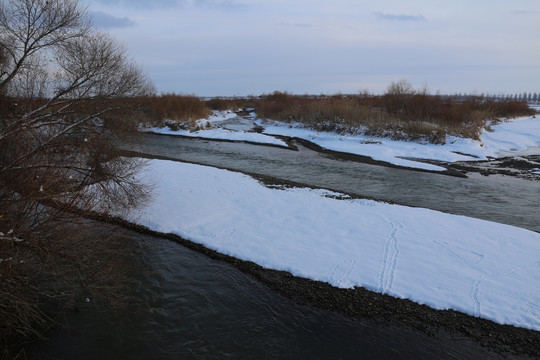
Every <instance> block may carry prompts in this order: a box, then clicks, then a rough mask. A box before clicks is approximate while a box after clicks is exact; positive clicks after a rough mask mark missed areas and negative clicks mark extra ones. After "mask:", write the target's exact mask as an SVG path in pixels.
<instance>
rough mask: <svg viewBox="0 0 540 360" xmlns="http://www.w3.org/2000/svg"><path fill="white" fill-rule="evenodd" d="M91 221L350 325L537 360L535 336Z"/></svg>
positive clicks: (539, 339) (188, 243)
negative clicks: (191, 254) (177, 248)
mask: <svg viewBox="0 0 540 360" xmlns="http://www.w3.org/2000/svg"><path fill="white" fill-rule="evenodd" d="M95 218H96V219H98V220H100V221H106V222H109V223H112V224H116V225H121V226H123V227H126V228H128V229H131V230H134V231H137V232H139V233H142V234H149V235H152V236H157V237H160V238H164V239H168V240H171V241H174V242H176V243H178V244H180V245H182V246H184V247H186V248H188V249H191V250H194V251H196V252H198V253H201V254H204V255H205V256H207V257H209V258H211V259H215V260H218V261H223V262H226V263H228V264H231V265H233V266H234V267H235V268H237V269H238V270H240V271H242V272H243V273H245V274H248V275H250V276H253V278H255V279H256V280H257V281H259V282H261V283H262V284H264V285H266V286H268V287H269V288H270V289H272V290H273V291H275V292H277V293H279V294H282V295H284V296H286V297H287V298H290V299H292V300H294V301H295V302H297V303H299V304H305V305H309V306H315V307H317V308H322V309H325V310H329V311H335V312H338V313H341V314H344V315H346V316H348V317H350V318H351V319H357V320H360V321H366V320H367V321H375V322H377V323H379V324H381V325H382V326H389V327H394V328H397V329H405V330H406V331H411V330H412V331H421V332H423V333H425V334H427V335H429V336H434V337H443V338H448V339H451V340H452V341H473V342H475V343H477V344H480V345H482V346H484V347H486V348H487V349H490V350H489V351H493V352H494V353H496V354H499V355H500V356H501V358H508V357H511V358H516V359H522V358H523V359H528V358H536V357H539V356H540V350H539V348H538V346H537V344H538V343H539V342H540V332H538V331H533V330H527V329H523V328H519V327H515V326H511V325H499V324H496V323H494V322H492V321H489V320H485V319H480V318H476V317H473V316H470V315H466V314H464V313H460V312H457V311H453V310H435V309H432V308H430V307H428V306H425V305H419V304H417V303H415V302H412V301H409V300H406V299H397V298H394V297H391V296H388V295H384V294H379V293H377V292H373V291H369V290H366V289H364V288H361V287H356V288H354V289H340V288H336V287H333V286H331V285H329V284H327V283H324V282H318V281H313V280H310V279H306V278H301V277H297V276H293V275H291V274H290V273H288V272H286V271H278V270H272V269H267V268H264V267H262V266H259V265H257V264H255V263H253V262H250V261H244V260H240V259H237V258H235V257H232V256H228V255H224V254H222V253H219V252H217V251H214V250H211V249H209V248H207V247H205V246H204V245H201V244H197V243H195V242H192V241H190V240H186V239H184V238H182V237H180V236H178V235H175V234H171V233H160V232H156V231H153V230H151V229H149V228H147V227H145V226H141V225H136V224H134V223H131V222H127V221H125V220H123V219H121V218H115V217H110V216H96V217H95ZM409 329H410V330H409ZM466 339H467V340H466ZM494 357H495V356H494Z"/></svg>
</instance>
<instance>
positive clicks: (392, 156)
mask: <svg viewBox="0 0 540 360" xmlns="http://www.w3.org/2000/svg"><path fill="white" fill-rule="evenodd" d="M235 119H240V118H238V117H237V116H236V114H235V113H234V112H232V111H214V114H213V115H212V116H210V117H209V118H208V119H200V120H197V121H196V123H197V125H198V126H199V127H200V128H201V130H198V131H193V132H190V131H189V130H176V131H174V130H171V129H170V128H168V127H163V128H145V129H142V131H148V132H153V133H157V134H168V135H182V136H190V137H200V138H207V139H222V140H233V141H248V142H256V143H261V144H273V145H280V146H287V145H286V143H285V142H284V141H282V140H280V139H276V138H275V137H273V136H271V135H281V136H288V137H297V138H301V139H305V140H308V141H311V142H313V143H315V144H317V145H319V146H321V147H322V148H325V149H328V150H333V151H339V152H345V153H351V154H356V155H362V156H368V157H371V158H372V159H374V160H377V161H384V162H387V163H390V164H394V165H399V166H405V167H410V168H416V169H424V170H431V171H444V170H446V168H444V167H442V166H438V165H435V164H429V163H426V162H422V161H416V160H415V159H424V160H434V161H440V162H455V161H474V160H488V159H490V158H497V157H503V156H515V155H540V117H539V118H535V117H530V116H527V117H521V118H516V119H511V120H509V121H507V122H502V123H499V124H497V125H493V126H491V128H489V129H484V130H483V131H482V134H481V135H480V141H475V140H473V139H464V138H459V137H451V136H449V137H447V139H446V144H444V145H440V144H430V143H419V142H413V141H398V140H392V139H390V138H378V137H371V136H365V135H354V136H353V135H340V134H337V133H329V132H318V131H315V130H312V129H307V128H304V127H302V125H300V124H296V125H291V124H287V123H280V122H274V121H266V122H263V121H261V120H257V121H255V119H256V114H254V113H251V114H250V116H248V117H243V119H244V120H247V121H248V122H249V121H253V122H255V123H256V124H257V125H259V126H262V127H263V128H264V131H263V134H258V133H255V132H251V131H246V130H248V129H245V126H244V129H242V127H240V128H241V130H239V131H238V129H236V128H234V126H232V127H230V123H231V122H234V120H235ZM227 126H229V128H226V127H227Z"/></svg>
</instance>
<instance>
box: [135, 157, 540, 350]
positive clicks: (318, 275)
mask: <svg viewBox="0 0 540 360" xmlns="http://www.w3.org/2000/svg"><path fill="white" fill-rule="evenodd" d="M151 163H152V164H154V165H155V164H156V163H159V162H158V161H157V160H156V161H152V162H151ZM161 165H165V166H164V167H163V168H162V169H163V170H164V172H161V170H160V166H158V167H157V168H156V167H155V166H154V167H152V169H151V171H150V172H149V174H153V175H152V176H153V177H154V180H156V178H157V180H158V181H157V184H158V188H159V189H161V190H162V191H163V189H167V190H165V193H166V194H165V195H164V194H163V193H162V194H161V195H160V194H158V195H157V196H158V198H157V199H156V200H155V201H154V202H153V203H152V204H149V205H148V206H147V207H146V210H144V209H143V210H142V211H141V212H139V213H138V214H131V215H130V216H134V217H133V219H135V221H136V222H137V223H139V224H140V225H144V226H147V227H149V228H151V229H152V230H154V231H157V232H160V233H176V235H178V236H181V237H182V238H188V239H190V240H192V241H195V242H198V243H200V244H202V245H203V248H209V249H212V250H214V251H217V252H218V253H221V254H224V256H230V257H232V259H230V260H229V261H230V262H232V263H234V262H235V261H236V260H234V259H241V260H238V261H246V262H247V263H251V262H254V263H256V264H257V266H260V267H262V268H274V269H276V271H277V273H281V272H282V271H286V273H290V274H294V275H295V277H293V278H292V280H286V279H287V276H290V275H286V273H285V274H284V275H283V276H284V277H281V279H282V280H280V281H282V282H283V281H285V280H286V281H285V283H282V284H278V285H276V286H277V287H283V288H286V286H285V285H286V284H287V282H291V284H292V285H291V289H292V290H291V292H292V293H293V294H294V292H295V291H296V290H294V289H295V288H296V289H297V290H298V288H299V289H300V292H303V291H302V290H301V289H302V286H304V285H302V284H300V283H297V282H296V281H297V280H296V278H297V277H299V278H311V279H313V280H315V281H314V284H319V285H313V286H314V289H315V290H313V294H312V295H310V296H308V298H307V300H306V301H308V300H309V299H310V298H312V297H313V298H314V299H315V300H313V301H315V302H319V303H321V304H322V305H321V306H330V305H328V303H329V302H331V301H330V300H331V299H333V298H334V296H333V295H331V294H332V293H335V292H339V291H341V289H337V288H336V290H335V291H334V290H331V291H330V292H326V294H327V296H326V297H325V298H317V295H316V294H318V293H324V292H322V289H321V288H320V282H321V281H322V282H327V283H329V284H332V285H333V286H330V285H328V286H330V288H335V287H338V288H339V287H341V288H349V289H348V290H351V289H354V291H358V290H357V288H363V289H364V290H365V289H371V290H375V293H379V295H377V296H383V297H384V296H387V295H383V294H390V295H393V297H392V299H396V297H397V298H412V299H413V300H415V301H418V299H415V297H414V296H412V297H411V296H410V295H411V293H409V295H407V292H408V291H409V290H411V289H412V291H413V293H414V292H417V295H418V291H419V294H422V296H427V298H425V299H424V301H420V302H423V303H428V304H430V305H431V306H432V307H436V308H440V309H444V308H447V307H448V306H449V305H444V304H448V301H450V302H454V301H457V303H455V304H459V303H461V305H454V306H450V307H454V308H455V309H458V310H460V311H465V312H467V310H466V308H469V311H471V313H473V314H474V315H476V316H481V317H485V316H487V317H488V318H490V317H491V316H495V317H497V316H499V315H502V316H503V317H505V318H506V319H507V320H503V322H507V321H508V318H507V317H508V316H510V318H512V317H516V316H517V318H520V316H521V315H520V314H523V315H524V316H525V317H524V318H522V319H526V318H528V317H529V316H531V315H532V314H534V304H535V303H537V302H536V300H534V299H533V298H534V294H533V293H530V291H529V290H527V286H526V285H525V284H526V283H535V282H538V279H537V278H536V277H537V276H538V271H537V264H536V263H535V262H534V261H533V260H534V259H532V260H531V259H529V260H531V261H532V262H531V261H529V260H526V259H525V258H524V256H525V257H527V255H526V254H525V253H524V252H526V253H527V252H528V253H529V254H531V253H532V254H534V253H538V250H531V249H530V248H529V246H531V245H530V244H529V245H527V246H525V245H524V244H523V243H520V241H523V238H524V237H525V238H526V237H528V236H532V237H534V238H537V237H538V236H539V235H538V234H536V235H532V234H534V233H529V232H527V234H530V235H527V234H526V233H525V232H523V231H525V230H522V229H518V228H512V227H506V226H503V225H500V224H495V223H487V222H482V221H479V220H473V219H471V220H470V221H472V222H471V223H470V224H468V222H469V220H467V219H468V218H463V217H457V216H452V215H447V214H441V215H443V217H442V218H440V219H441V221H438V220H437V219H438V218H439V217H440V216H439V215H436V214H435V213H436V212H431V211H427V210H425V209H416V210H414V211H419V212H418V214H416V213H411V214H410V216H411V220H410V221H409V220H407V219H408V216H409V215H406V213H410V211H411V209H406V213H402V212H401V210H402V209H401V208H400V209H397V208H395V207H392V206H391V205H382V204H378V203H375V202H369V201H367V202H366V201H362V200H358V201H353V200H336V199H335V197H339V194H335V193H329V192H322V191H315V192H313V191H306V190H302V189H282V190H276V189H268V188H265V187H264V186H262V185H260V184H258V183H257V182H256V181H254V180H253V179H251V180H250V178H248V177H246V176H244V175H240V174H234V173H230V172H225V171H222V170H217V169H212V168H205V167H200V166H195V165H189V166H187V165H186V166H180V165H178V167H177V166H176V165H175V166H172V165H171V164H170V163H168V162H166V164H165V163H161ZM175 168H176V169H177V170H175ZM191 171H196V172H197V173H196V174H192V173H191ZM199 171H202V173H201V172H199ZM190 184H196V186H191V185H190ZM233 184H234V186H233ZM159 189H158V192H159V191H160V190H159ZM257 189H259V190H257ZM264 189H266V190H264ZM254 191H255V192H254ZM259 191H262V193H260V192H259ZM264 194H266V195H264ZM325 195H326V196H329V197H331V198H328V197H325ZM268 196H270V198H269V197H268ZM245 198H249V199H250V200H249V201H246V200H245ZM280 198H283V200H280ZM342 198H343V197H342ZM345 198H346V197H345ZM205 199H206V200H205ZM226 199H230V201H232V202H227V201H226ZM306 199H311V200H309V201H310V202H311V206H308V205H307V204H306V203H305V201H306ZM280 201H283V204H282V205H279V206H275V205H277V204H278V203H279V202H280ZM312 201H316V203H313V202H312ZM183 203H186V204H189V206H183V205H182V204H183ZM322 203H324V207H322V206H319V205H316V204H322ZM260 204H265V206H264V207H263V208H260V206H259V205H260ZM291 204H294V205H291ZM297 206H299V207H300V208H301V209H302V210H300V208H299V209H296V207H297ZM343 206H345V208H343V211H345V210H346V211H345V213H347V214H350V213H351V212H353V213H354V214H357V215H354V216H351V220H352V222H349V220H347V219H346V217H344V216H341V217H340V214H342V211H341V210H340V208H342V207H343ZM358 206H360V208H363V207H366V206H367V207H366V208H365V209H366V211H367V212H364V213H362V215H361V214H360V213H357V211H358ZM323 208H324V209H325V210H326V211H322V213H321V211H320V210H321V209H323ZM354 209H356V210H354ZM238 211H240V212H238ZM311 211H315V212H316V213H317V215H310V213H311ZM328 211H330V213H328ZM380 211H383V213H381V215H382V214H384V215H382V216H381V215H377V214H378V213H379V212H380ZM396 211H397V212H396ZM414 211H413V212H414ZM165 213H166V214H167V215H165ZM263 213H264V214H263ZM247 214H249V215H247ZM330 214H337V217H332V216H333V215H330ZM370 214H374V216H375V218H374V217H370V216H371V215H370ZM420 214H422V215H420ZM419 215H420V218H423V219H424V220H423V221H422V224H418V216H419ZM433 216H435V217H433ZM255 219H256V220H255ZM269 219H270V220H271V222H270V223H269V225H270V228H268V227H267V225H266V224H267V223H268V220H269ZM291 219H292V223H291ZM310 219H311V220H310ZM377 219H379V220H377ZM385 219H386V220H385ZM413 219H414V220H413ZM428 219H429V220H428ZM313 221H315V222H316V223H318V224H319V225H320V226H315V227H314V224H315V223H314V222H313ZM456 221H457V222H456ZM274 222H277V223H279V225H278V226H277V227H276V226H273V225H272V224H273V223H274ZM426 222H427V223H429V224H430V225H426V224H425V223H426ZM463 222H464V223H463ZM460 223H463V225H459V224H460ZM293 224H294V226H292V225H293ZM354 224H356V225H354ZM465 224H468V225H465ZM484 224H485V226H484ZM335 226H337V228H335ZM463 226H465V227H463ZM250 228H253V231H249V229H250ZM274 228H277V229H279V231H278V233H276V231H275V229H274ZM246 229H248V230H247V232H246ZM272 229H274V230H272ZM435 229H436V230H435ZM282 230H283V231H285V233H282V232H283V231H282ZM291 231H293V232H294V233H293V232H291ZM509 231H510V232H509ZM522 232H523V233H522ZM448 233H450V235H448ZM260 234H262V235H260ZM501 234H504V235H501ZM463 235H465V236H463ZM261 236H262V237H261ZM348 239H350V240H348ZM493 239H495V242H493ZM502 239H504V241H502ZM366 240H369V242H366ZM321 241H322V242H321ZM351 241H352V242H351ZM456 241H457V242H456ZM501 241H502V242H501ZM291 244H292V245H291ZM430 244H431V245H430ZM329 245H330V247H329ZM291 246H292V247H291ZM508 246H511V247H512V250H510V249H508ZM532 246H534V245H532ZM357 247H358V248H357ZM502 248H506V250H502ZM517 248H519V249H517ZM409 249H410V250H409ZM429 249H432V250H429ZM527 249H528V250H527ZM203 251H204V250H203ZM276 251H277V252H276ZM313 251H315V252H313ZM319 251H320V252H321V253H320V255H321V256H319V255H317V254H318V252H319ZM336 251H337V252H336ZM430 251H433V252H434V253H432V255H429V254H430ZM435 253H437V256H435V255H434V254H435ZM250 254H251V255H250ZM261 254H262V257H260V256H259V255H261ZM286 254H287V255H286ZM310 254H311V255H310ZM339 254H343V255H339ZM353 254H354V256H353ZM274 255H275V256H276V257H274ZM417 255H418V256H417ZM508 255H510V256H511V258H508ZM411 256H412V257H411ZM415 256H417V257H418V259H416V260H415ZM500 256H504V257H505V260H502V259H498V257H500ZM272 259H279V261H278V263H277V266H276V263H275V261H274V260H272ZM288 259H290V261H289V260H288ZM300 259H301V261H300V262H299V260H300ZM432 259H437V261H436V262H432V261H431V260H432ZM512 259H513V260H512ZM427 260H430V261H427ZM454 263H455V264H454ZM514 263H515V264H516V265H512V264H514ZM518 263H519V266H518V265H517V264H518ZM524 263H525V264H528V263H530V264H529V266H528V267H527V266H523V265H524ZM490 264H491V265H490ZM535 264H536V265H535ZM493 266H495V268H493ZM310 269H311V270H310ZM252 271H253V272H257V271H256V270H252ZM313 271H315V273H313ZM271 273H272V271H270V272H269V273H267V274H271ZM309 274H311V275H309ZM314 274H315V275H314ZM355 274H358V275H360V276H361V278H359V279H362V276H365V274H368V277H367V278H365V277H364V278H363V280H360V282H358V280H354V279H355V276H356V275H355ZM369 274H372V275H369ZM426 274H429V275H426ZM474 274H476V275H474ZM518 275H519V276H518ZM269 276H270V277H273V276H274V275H269ZM426 276H427V277H426ZM475 276H478V277H477V278H476V277H475ZM531 276H532V278H530V279H529V277H531ZM283 279H285V280H283ZM466 279H470V283H469V280H466ZM313 280H310V281H313ZM458 283H459V284H462V285H463V284H465V287H464V288H462V289H461V290H460V289H459V287H460V286H462V285H458ZM441 284H444V286H442V287H441ZM456 285H457V286H458V288H455V286H456ZM469 285H470V287H469ZM306 286H307V285H306ZM310 286H311V285H310ZM324 286H326V285H324ZM408 288H409V290H407V289H408ZM365 291H367V290H365ZM370 292H373V291H370ZM508 292H510V293H511V294H508ZM380 293H383V294H380ZM306 294H308V292H306ZM445 294H446V295H445ZM512 294H515V295H517V297H518V298H519V299H522V300H524V301H525V303H523V305H519V301H520V300H519V299H518V298H514V295H512ZM290 296H293V295H290ZM341 296H345V295H339V296H338V297H341ZM347 296H348V295H347ZM347 296H345V299H346V298H347ZM355 296H356V297H358V296H359V298H360V299H362V300H358V301H360V303H359V304H358V305H357V306H355V308H357V310H351V311H353V312H354V311H358V312H359V313H360V314H363V315H362V316H368V314H370V313H371V314H377V312H378V311H380V312H381V313H382V314H386V315H383V316H387V315H388V316H390V315H389V313H397V314H402V313H403V312H407V309H408V308H409V307H410V306H412V305H410V304H409V305H406V306H405V307H404V308H403V309H404V310H402V311H401V310H397V308H395V306H394V305H388V306H387V305H385V306H383V309H379V310H377V308H372V307H370V306H367V305H365V304H369V303H370V302H373V301H374V299H373V298H369V297H367V298H366V297H365V295H358V294H357V295H355ZM462 296H463V297H462ZM531 296H532V298H531ZM364 299H368V300H364ZM426 299H431V300H427V302H426ZM435 299H438V300H435ZM441 299H442V300H443V303H439V304H438V305H434V304H436V303H437V301H441ZM459 299H461V300H459ZM511 299H512V300H511ZM396 300H399V299H396ZM309 301H311V300H309ZM350 301H352V300H351V299H349V300H346V301H344V302H343V303H342V305H335V307H343V309H341V310H340V311H343V312H345V313H347V310H346V309H347V305H345V304H347V303H350ZM366 301H367V303H366ZM390 301H391V302H392V301H394V300H390ZM433 301H435V303H433ZM463 301H464V302H463ZM515 301H518V303H515ZM362 302H363V303H365V304H364V305H363V306H361V303H362ZM382 303H383V304H384V303H385V302H384V301H382ZM325 304H326V305H325ZM467 304H469V305H467ZM374 306H375V305H374ZM376 306H379V305H376ZM381 306H382V305H381ZM396 306H397V305H396ZM418 306H421V307H422V306H423V305H418ZM456 306H457V307H456ZM469 306H470V307H469ZM506 306H510V308H509V309H508V310H506ZM531 306H532V307H531ZM384 309H386V310H384ZM520 309H521V310H520ZM415 311H416V310H414V311H413V313H414V312H415ZM418 311H420V310H418ZM434 311H437V310H434ZM521 311H524V312H523V313H522V312H521ZM387 313H388V314H387ZM450 313H451V312H450ZM489 314H491V315H489ZM496 314H499V315H496ZM417 315H418V314H417ZM394 316H398V315H394ZM399 316H402V315H399ZM404 316H405V317H407V316H408V315H404ZM437 316H438V315H437ZM437 316H436V317H437ZM532 316H533V317H532V318H530V320H532V321H533V322H532V323H531V324H530V325H529V326H532V327H533V328H534V326H535V325H533V324H535V323H537V322H538V321H539V319H536V318H535V317H534V315H532ZM417 317H418V318H423V317H426V316H423V317H421V316H419V315H418V316H417ZM452 317H456V315H450V318H452ZM457 318H458V319H460V317H459V316H457ZM517 318H516V319H517ZM474 319H477V318H476V317H475V318H474ZM479 320H480V319H479ZM400 321H401V320H400ZM404 321H407V322H409V321H412V320H411V319H409V320H406V319H405V320H404ZM426 321H427V322H428V323H429V322H434V321H435V324H437V321H440V320H436V319H432V320H426ZM483 321H487V320H481V321H480V324H484V323H483ZM498 321H499V322H500V321H501V319H499V320H498ZM517 321H518V323H519V321H522V320H517ZM443 322H444V321H443ZM463 322H465V320H459V321H458V323H463ZM488 323H491V322H489V321H488ZM418 326H419V325H418ZM435 326H437V325H435ZM441 326H442V327H450V328H451V327H452V326H450V325H448V324H447V325H444V326H443V325H441ZM494 326H495V327H497V326H502V325H496V324H494ZM522 326H523V324H522ZM507 327H508V326H502V328H504V330H501V331H502V333H501V334H503V335H501V336H502V337H498V340H497V341H501V343H502V344H504V343H506V342H514V341H518V338H519V337H525V338H527V337H528V338H530V336H532V339H533V340H534V339H537V338H535V335H534V334H538V332H534V331H533V332H532V334H533V335H530V334H529V335H523V334H524V333H522V331H523V329H521V330H516V331H517V333H516V334H518V335H512V336H511V337H510V338H511V340H504V336H509V335H508V331H509V330H508V329H507ZM466 328H468V329H469V330H467V331H468V332H472V333H474V332H475V331H476V330H474V331H473V330H471V329H474V328H475V327H472V328H471V327H466ZM478 328H480V329H484V328H486V329H488V330H489V331H492V330H493V331H496V330H494V328H492V327H490V326H487V325H485V324H484V325H478ZM508 328H513V327H511V326H510V327H508ZM516 329H517V328H516ZM478 331H479V330H478ZM512 331H514V330H512ZM512 331H511V332H512ZM528 331H529V330H527V331H525V333H527V332H528ZM482 334H483V335H478V336H480V337H482V336H484V335H485V336H488V334H489V332H488V333H483V332H482ZM504 334H506V335H504ZM488 337H489V336H488ZM524 341H525V342H527V341H526V340H524ZM518 342H519V341H518ZM523 346H525V345H523Z"/></svg>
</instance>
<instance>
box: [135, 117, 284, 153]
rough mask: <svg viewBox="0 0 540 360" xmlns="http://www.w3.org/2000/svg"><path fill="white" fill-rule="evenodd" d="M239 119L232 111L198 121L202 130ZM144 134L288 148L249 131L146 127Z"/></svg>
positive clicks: (266, 136)
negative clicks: (208, 126)
mask: <svg viewBox="0 0 540 360" xmlns="http://www.w3.org/2000/svg"><path fill="white" fill-rule="evenodd" d="M235 118H237V115H236V114H235V113H234V112H233V111H231V110H227V111H214V112H213V115H211V116H210V117H208V118H206V119H199V120H197V121H196V123H197V125H198V126H199V127H201V128H204V127H206V124H207V123H208V124H209V125H210V126H211V127H216V126H222V125H223V124H225V123H227V121H229V120H232V119H235ZM141 131H143V132H151V133H155V134H164V135H181V136H188V137H199V138H205V139H221V140H233V141H249V142H254V143H260V144H270V145H279V146H287V144H286V143H285V142H284V141H282V140H279V139H276V138H275V137H273V136H268V135H264V134H259V133H255V132H249V131H234V130H230V129H225V128H223V127H217V128H210V129H206V130H198V131H189V130H172V129H170V128H169V127H145V128H141Z"/></svg>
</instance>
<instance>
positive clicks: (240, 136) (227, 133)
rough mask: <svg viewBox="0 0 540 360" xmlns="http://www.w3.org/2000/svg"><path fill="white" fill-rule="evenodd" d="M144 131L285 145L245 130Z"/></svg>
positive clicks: (278, 140) (277, 140) (279, 141)
mask: <svg viewBox="0 0 540 360" xmlns="http://www.w3.org/2000/svg"><path fill="white" fill-rule="evenodd" d="M144 131H145V132H151V133H154V134H164V135H182V136H188V137H200V138H204V139H221V140H234V141H249V142H254V143H260V144H270V145H280V146H287V143H285V142H284V141H283V140H280V139H276V138H275V137H273V136H269V135H264V134H259V133H254V132H246V131H233V130H227V129H223V128H218V129H209V130H199V131H193V132H191V131H189V130H171V129H169V128H146V129H145V130H144Z"/></svg>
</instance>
